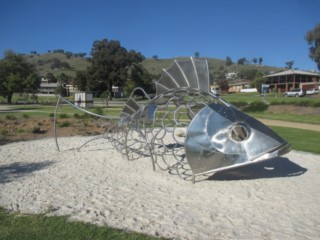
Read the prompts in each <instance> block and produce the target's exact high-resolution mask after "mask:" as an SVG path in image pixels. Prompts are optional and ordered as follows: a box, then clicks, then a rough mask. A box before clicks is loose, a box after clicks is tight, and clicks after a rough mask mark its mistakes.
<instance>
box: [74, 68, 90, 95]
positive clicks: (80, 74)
mask: <svg viewBox="0 0 320 240" xmlns="http://www.w3.org/2000/svg"><path fill="white" fill-rule="evenodd" d="M87 82H88V79H87V71H77V72H76V78H75V84H76V85H77V87H78V89H79V90H80V91H85V90H87Z"/></svg>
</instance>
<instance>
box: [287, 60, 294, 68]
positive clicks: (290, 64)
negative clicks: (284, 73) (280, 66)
mask: <svg viewBox="0 0 320 240" xmlns="http://www.w3.org/2000/svg"><path fill="white" fill-rule="evenodd" d="M293 64H294V61H288V62H286V68H287V69H292V66H293Z"/></svg>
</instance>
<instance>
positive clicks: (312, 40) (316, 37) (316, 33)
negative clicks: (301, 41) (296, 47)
mask: <svg viewBox="0 0 320 240" xmlns="http://www.w3.org/2000/svg"><path fill="white" fill-rule="evenodd" d="M305 39H306V40H307V42H308V44H309V45H310V48H309V57H310V58H311V59H312V60H313V61H315V62H316V64H317V66H318V69H319V70H320V23H319V24H317V25H316V27H315V28H314V29H312V30H310V31H308V32H307V34H306V36H305Z"/></svg>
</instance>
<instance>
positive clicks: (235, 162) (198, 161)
mask: <svg viewBox="0 0 320 240" xmlns="http://www.w3.org/2000/svg"><path fill="white" fill-rule="evenodd" d="M155 84H156V96H155V97H154V98H152V99H150V98H149V96H148V94H147V93H146V92H145V91H144V90H143V89H142V88H136V89H135V90H134V91H133V92H132V93H131V95H130V96H129V98H128V101H127V103H126V104H125V106H124V108H123V110H122V112H121V113H120V116H119V117H114V116H113V117H108V116H102V115H99V114H96V113H92V112H90V111H88V110H86V109H81V108H79V107H78V106H75V105H74V104H73V103H71V102H69V101H68V100H66V99H64V98H62V97H61V96H60V97H59V99H58V102H57V105H56V110H55V115H54V133H55V140H56V146H57V149H58V150H59V145H58V141H57V134H56V118H57V109H58V107H59V103H60V101H64V102H66V103H68V104H70V105H72V106H74V107H75V108H78V109H79V110H80V111H84V112H86V113H88V114H91V115H94V116H95V117H99V118H101V119H103V121H105V122H106V123H105V124H102V125H103V126H108V129H107V130H106V131H103V132H102V133H101V135H100V136H98V137H95V138H94V139H97V138H105V139H106V140H107V141H109V142H110V143H111V144H112V145H113V146H114V147H115V148H116V149H117V150H118V151H119V152H120V153H121V154H123V155H124V156H126V158H127V159H128V160H136V159H140V158H141V157H146V156H148V157H150V159H151V163H152V168H153V170H156V168H159V169H161V170H166V171H169V172H171V173H172V172H174V171H175V172H176V173H177V175H179V176H181V177H182V178H183V179H189V180H192V181H193V182H195V177H196V176H198V175H206V174H208V173H214V172H217V171H222V170H225V169H229V168H235V167H239V166H243V165H247V164H253V163H256V162H259V161H264V160H267V159H271V158H275V157H277V156H280V155H283V154H286V153H288V152H289V151H290V145H289V144H288V143H287V142H286V141H285V140H284V139H283V138H281V137H280V136H279V135H278V134H276V133H275V132H274V131H273V130H272V129H270V128H268V127H267V126H265V125H264V124H262V123H261V122H259V121H258V120H256V119H254V118H252V117H250V116H248V115H247V114H245V113H243V112H241V111H240V110H238V109H237V108H236V107H234V106H232V105H231V104H229V103H227V102H226V101H225V100H224V99H223V98H221V97H220V96H217V95H215V94H213V93H211V92H210V91H209V67H208V63H207V61H206V60H199V59H193V58H190V59H183V60H174V64H173V66H172V67H171V68H170V69H165V70H163V74H162V76H161V78H160V79H159V80H158V81H156V82H155ZM135 91H142V92H143V93H144V94H145V96H146V97H147V99H148V102H147V103H144V104H141V103H139V102H137V101H136V100H135V99H134V97H133V96H134V93H135ZM179 129H182V130H181V131H182V132H179V133H178V130H179ZM179 131H180V130H179ZM178 135H179V136H178ZM94 139H92V140H94ZM92 140H89V141H88V142H86V143H84V144H83V145H81V147H79V148H78V149H79V150H80V149H81V148H82V147H83V146H85V145H86V144H87V143H89V142H91V141H92Z"/></svg>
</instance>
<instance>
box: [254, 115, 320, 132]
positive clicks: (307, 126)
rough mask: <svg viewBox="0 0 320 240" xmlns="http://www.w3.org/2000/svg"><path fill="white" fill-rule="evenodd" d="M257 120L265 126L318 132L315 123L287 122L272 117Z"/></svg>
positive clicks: (319, 129)
mask: <svg viewBox="0 0 320 240" xmlns="http://www.w3.org/2000/svg"><path fill="white" fill-rule="evenodd" d="M258 120H259V121H260V122H262V123H264V124H265V125H267V126H278V127H289V128H298V129H305V130H312V131H317V132H320V125H317V124H309V123H298V122H289V121H281V120H272V119H260V118H259V119H258Z"/></svg>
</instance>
